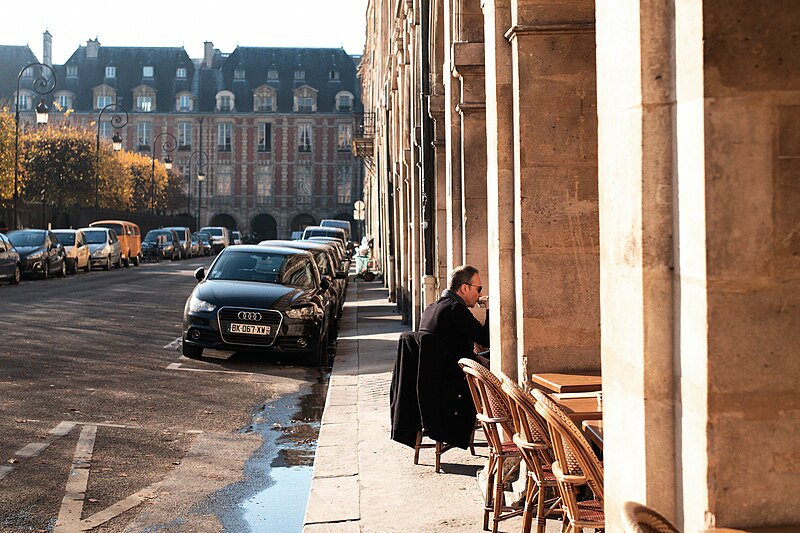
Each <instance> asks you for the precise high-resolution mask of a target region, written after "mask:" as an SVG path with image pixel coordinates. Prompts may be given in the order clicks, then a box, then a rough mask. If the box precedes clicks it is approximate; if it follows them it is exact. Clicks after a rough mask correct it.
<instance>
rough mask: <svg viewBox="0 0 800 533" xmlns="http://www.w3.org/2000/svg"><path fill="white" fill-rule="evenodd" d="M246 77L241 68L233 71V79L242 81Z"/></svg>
mask: <svg viewBox="0 0 800 533" xmlns="http://www.w3.org/2000/svg"><path fill="white" fill-rule="evenodd" d="M246 77H247V72H246V71H245V70H244V69H243V68H235V69H233V79H235V80H243V79H245V78H246Z"/></svg>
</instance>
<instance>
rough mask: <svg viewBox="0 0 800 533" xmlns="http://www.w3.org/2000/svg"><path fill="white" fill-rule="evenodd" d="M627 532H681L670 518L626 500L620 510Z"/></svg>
mask: <svg viewBox="0 0 800 533" xmlns="http://www.w3.org/2000/svg"><path fill="white" fill-rule="evenodd" d="M620 516H621V517H622V525H623V527H624V528H625V533H680V532H679V531H678V529H677V528H676V527H675V526H673V525H672V524H671V523H670V521H669V520H667V519H666V518H664V517H663V516H661V515H660V514H658V513H657V512H655V511H654V510H652V509H650V508H649V507H647V506H646V505H642V504H640V503H636V502H625V504H624V505H623V506H622V511H620Z"/></svg>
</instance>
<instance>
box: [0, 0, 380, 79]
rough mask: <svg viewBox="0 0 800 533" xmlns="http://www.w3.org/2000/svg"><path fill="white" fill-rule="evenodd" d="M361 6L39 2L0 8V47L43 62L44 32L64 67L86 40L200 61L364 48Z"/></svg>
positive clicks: (275, 1)
mask: <svg viewBox="0 0 800 533" xmlns="http://www.w3.org/2000/svg"><path fill="white" fill-rule="evenodd" d="M366 8H367V0H302V1H300V0H260V1H255V0H214V1H210V0H188V1H187V0H134V1H133V2H119V1H114V2H111V1H103V0H72V1H70V2H64V0H58V1H56V0H38V1H37V2H34V3H33V4H28V3H27V2H24V1H11V2H3V9H2V18H3V24H2V25H3V30H2V32H0V44H5V45H25V44H27V45H28V46H30V48H31V50H32V51H33V53H34V54H35V55H36V57H38V58H39V60H40V61H41V60H42V59H43V57H42V34H43V33H44V31H45V30H48V31H49V32H50V33H51V34H52V36H53V63H55V64H57V65H58V64H63V63H65V62H66V61H67V59H69V57H70V56H71V55H72V54H73V53H74V52H75V50H77V48H78V46H80V45H83V46H85V45H86V41H87V40H89V39H94V38H95V37H97V38H99V40H100V45H101V46H178V47H179V46H183V47H184V48H185V49H186V51H187V53H188V54H189V57H191V58H193V59H201V58H202V57H203V43H204V42H205V41H211V42H212V43H214V48H218V49H219V50H220V51H221V52H223V53H226V52H227V53H229V52H233V50H234V49H235V48H236V46H237V45H241V46H288V47H313V48H340V47H342V48H344V49H345V51H347V53H349V54H361V53H362V52H363V49H364V36H365V26H366V22H365V14H366Z"/></svg>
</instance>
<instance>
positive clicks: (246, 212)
mask: <svg viewBox="0 0 800 533" xmlns="http://www.w3.org/2000/svg"><path fill="white" fill-rule="evenodd" d="M50 47H51V37H50V34H49V33H45V37H44V57H45V62H48V61H49V58H50V57H51V54H50ZM22 48H25V49H27V47H15V52H19V50H16V49H22ZM28 51H29V50H28ZM16 55H19V53H17V54H16ZM26 57H27V55H26ZM27 59H30V57H27ZM358 60H359V58H357V57H355V58H354V57H352V56H350V55H348V54H347V53H346V52H345V51H344V50H343V49H332V48H259V47H237V48H236V49H235V50H234V51H233V52H231V53H230V54H227V53H222V52H220V51H219V50H218V49H215V48H214V46H213V44H212V43H210V42H206V43H205V52H204V57H203V58H202V59H192V58H190V57H189V56H188V54H187V53H186V50H185V49H184V48H182V47H176V48H172V47H104V46H101V44H100V42H99V40H97V39H93V40H89V41H88V42H87V43H86V46H80V47H79V48H78V49H77V50H76V51H75V53H73V54H72V56H71V57H70V58H69V59H68V60H67V62H66V63H65V64H63V65H53V68H54V70H55V72H56V77H57V80H58V86H57V87H56V89H55V91H54V92H53V93H52V95H51V96H52V99H53V101H54V102H55V103H56V104H57V105H56V106H55V107H56V108H57V109H58V110H59V111H61V112H64V111H66V110H68V109H69V110H72V111H71V112H70V113H69V114H67V117H68V118H66V120H69V121H70V122H71V123H73V124H76V123H83V124H87V125H91V127H96V124H97V121H98V115H99V113H100V111H101V110H102V109H103V108H104V107H105V106H107V105H109V104H112V103H115V102H116V103H118V104H120V105H121V106H123V107H124V108H125V109H126V110H127V111H128V119H129V120H128V123H127V125H126V126H124V127H122V128H121V129H120V130H119V132H118V133H119V134H120V136H121V137H122V139H123V148H124V149H125V150H133V151H139V152H142V153H146V154H151V155H153V156H155V157H157V158H158V159H160V160H164V159H165V157H167V156H169V157H170V158H171V159H172V161H173V165H174V170H175V171H177V172H180V173H181V174H182V175H183V176H184V177H185V178H186V193H187V204H186V207H185V209H183V210H180V211H179V212H176V213H175V214H180V213H183V212H186V213H187V214H189V215H191V216H192V217H193V218H195V219H197V218H199V224H200V225H201V226H204V225H224V226H228V227H229V228H231V229H233V228H237V229H239V230H241V231H243V232H244V233H253V234H255V235H256V236H257V237H260V238H275V237H288V236H289V234H290V232H291V231H296V230H299V229H302V228H303V227H304V226H306V225H311V224H315V223H318V222H319V221H320V220H321V219H323V218H342V219H347V220H352V207H353V202H354V201H355V200H357V199H359V198H360V197H361V187H362V186H361V183H362V178H363V177H362V170H361V168H362V165H361V162H360V160H358V159H356V158H354V157H353V155H352V152H351V139H352V132H353V116H354V113H358V112H360V111H361V109H362V107H361V100H360V86H359V84H358V83H357V78H356V62H357V61H358ZM22 66H24V65H20V66H19V67H18V66H16V65H13V68H21V67H22ZM13 68H11V70H13ZM14 90H15V88H12V89H11V95H12V96H13V92H14ZM21 93H23V94H24V95H25V97H26V101H28V100H29V99H31V98H35V95H33V94H32V93H31V94H30V95H27V93H26V92H25V89H24V85H23V90H22V91H21ZM6 94H8V92H6ZM30 101H32V100H30ZM111 111H112V109H109V110H107V112H106V113H104V114H103V117H102V120H101V121H100V124H99V127H100V132H101V136H102V137H105V138H111V136H112V135H113V134H114V132H115V131H114V127H113V126H112V124H111V121H110V119H111V117H112V114H111ZM58 120H59V118H58V117H54V120H53V122H57V121H58ZM61 120H65V118H64V117H62V118H61ZM201 166H202V171H203V174H204V176H205V179H204V180H203V181H202V182H200V183H198V180H197V175H198V173H199V170H201Z"/></svg>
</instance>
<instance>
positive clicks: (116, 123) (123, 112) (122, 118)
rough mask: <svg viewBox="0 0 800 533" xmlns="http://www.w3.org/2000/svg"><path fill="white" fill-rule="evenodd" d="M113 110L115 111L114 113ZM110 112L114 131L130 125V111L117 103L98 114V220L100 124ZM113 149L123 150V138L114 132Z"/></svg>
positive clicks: (96, 201) (97, 203) (97, 205)
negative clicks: (104, 115) (106, 113)
mask: <svg viewBox="0 0 800 533" xmlns="http://www.w3.org/2000/svg"><path fill="white" fill-rule="evenodd" d="M112 110H113V111H112ZM106 111H109V112H110V113H112V115H111V117H110V118H109V122H110V123H111V126H112V127H113V128H114V130H118V129H120V128H122V127H124V126H125V125H126V124H127V123H128V110H127V109H125V108H124V107H122V106H121V105H119V104H117V103H113V104H108V105H107V106H105V107H104V108H103V109H101V110H100V113H98V114H97V149H96V150H95V169H94V218H95V219H97V217H98V212H99V210H100V193H99V192H98V191H99V182H100V124H101V123H102V121H103V113H105V112H106ZM111 147H112V148H113V149H114V151H115V152H119V151H120V150H122V138H121V137H120V136H119V134H118V133H117V132H116V131H114V136H113V137H112V138H111Z"/></svg>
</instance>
